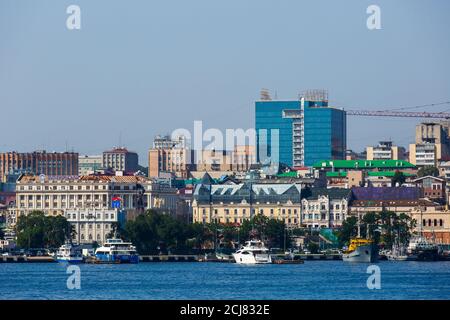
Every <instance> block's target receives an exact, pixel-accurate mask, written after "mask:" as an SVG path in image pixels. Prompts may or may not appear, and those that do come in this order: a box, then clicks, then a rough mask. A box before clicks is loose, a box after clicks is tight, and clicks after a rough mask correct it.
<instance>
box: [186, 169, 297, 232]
mask: <svg viewBox="0 0 450 320" xmlns="http://www.w3.org/2000/svg"><path fill="white" fill-rule="evenodd" d="M205 176H208V177H209V175H205ZM209 178H210V177H209ZM301 190H302V188H301V185H300V184H295V183H294V184H271V183H262V182H244V183H240V184H230V185H221V184H214V182H213V181H212V180H211V179H205V177H204V178H203V179H202V183H201V184H198V185H197V186H196V188H195V191H194V200H193V203H192V208H193V221H194V222H199V223H211V222H218V223H233V224H241V223H242V222H243V221H244V220H246V219H250V218H252V217H253V216H254V215H256V214H262V215H264V216H266V217H268V218H274V219H280V220H283V221H284V222H285V223H286V224H287V225H288V226H290V227H298V226H300V219H301V217H300V207H301Z"/></svg>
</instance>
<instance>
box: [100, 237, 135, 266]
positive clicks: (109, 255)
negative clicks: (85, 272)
mask: <svg viewBox="0 0 450 320" xmlns="http://www.w3.org/2000/svg"><path fill="white" fill-rule="evenodd" d="M95 257H96V259H97V261H98V262H100V263H139V255H138V254H137V252H136V247H135V246H133V244H132V243H131V242H124V241H123V240H122V239H107V240H106V242H105V243H104V244H103V246H101V247H99V248H97V249H96V250H95Z"/></svg>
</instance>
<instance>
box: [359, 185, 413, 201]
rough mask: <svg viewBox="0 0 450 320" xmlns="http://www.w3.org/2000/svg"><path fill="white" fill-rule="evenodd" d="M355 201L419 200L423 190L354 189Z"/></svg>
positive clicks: (401, 188)
mask: <svg viewBox="0 0 450 320" xmlns="http://www.w3.org/2000/svg"><path fill="white" fill-rule="evenodd" d="M352 194H353V199H354V200H374V201H377V200H380V201H387V200H418V199H419V198H420V197H421V188H417V187H353V188H352Z"/></svg>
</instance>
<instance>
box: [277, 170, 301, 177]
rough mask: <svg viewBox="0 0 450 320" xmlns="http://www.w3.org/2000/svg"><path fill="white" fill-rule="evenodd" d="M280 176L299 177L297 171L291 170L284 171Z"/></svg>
mask: <svg viewBox="0 0 450 320" xmlns="http://www.w3.org/2000/svg"><path fill="white" fill-rule="evenodd" d="M277 177H279V178H297V172H296V171H290V172H283V173H280V174H278V175H277Z"/></svg>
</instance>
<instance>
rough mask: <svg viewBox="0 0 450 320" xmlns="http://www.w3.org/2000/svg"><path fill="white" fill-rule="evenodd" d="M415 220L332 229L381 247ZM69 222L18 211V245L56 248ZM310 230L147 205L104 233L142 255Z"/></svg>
mask: <svg viewBox="0 0 450 320" xmlns="http://www.w3.org/2000/svg"><path fill="white" fill-rule="evenodd" d="M415 223H416V222H415V220H412V219H411V218H410V217H409V216H408V215H407V214H405V213H400V214H397V213H395V212H391V211H385V210H383V211H382V212H379V213H376V212H369V213H366V214H365V215H364V216H362V217H361V222H360V223H358V219H357V217H354V216H352V217H348V218H347V219H346V220H345V221H344V222H343V224H342V226H341V227H340V228H338V229H336V230H335V231H334V232H335V234H336V235H337V237H338V240H339V245H340V246H344V245H346V244H348V242H349V241H350V239H351V238H354V237H356V236H357V234H358V224H359V225H360V235H361V237H364V238H366V237H367V238H371V239H374V240H375V242H376V243H379V244H380V245H382V246H386V247H390V246H392V244H393V243H395V242H399V243H407V241H408V240H409V237H410V234H411V232H412V230H413V228H414V227H415ZM75 234H76V233H75V231H74V228H73V226H71V224H70V222H68V221H67V219H66V218H65V217H63V216H45V214H44V213H43V212H40V211H34V212H32V213H30V214H29V215H27V216H20V217H19V218H18V221H17V225H16V235H17V245H18V247H20V248H58V247H59V246H61V245H62V244H64V243H65V241H67V240H70V239H72V238H73V237H74V236H75ZM311 235H314V233H311V232H310V230H307V229H301V228H299V229H293V230H292V229H288V228H287V226H286V225H285V223H284V222H283V221H281V220H277V219H270V218H268V217H266V216H264V215H261V214H257V215H255V216H254V217H252V218H251V219H249V220H244V222H243V223H242V224H240V225H235V224H220V223H206V224H202V223H187V222H185V221H184V220H180V219H177V218H176V217H174V216H172V215H169V214H164V213H160V212H157V211H154V210H148V211H146V212H145V213H144V214H142V215H139V216H137V217H136V219H134V220H132V221H127V222H126V223H125V225H124V226H123V227H121V226H120V225H119V224H118V223H114V224H113V225H112V231H111V232H110V234H108V235H107V237H108V238H111V237H119V238H122V239H124V240H128V241H131V242H132V243H133V244H134V245H136V247H137V250H138V252H139V253H141V254H158V253H168V252H170V253H187V252H192V253H194V252H196V253H200V252H205V251H213V250H229V251H232V250H235V249H237V248H238V247H239V245H240V244H242V243H244V242H245V241H247V240H249V239H252V238H257V239H261V240H262V241H264V242H265V244H266V245H267V246H268V247H269V248H280V249H287V248H290V247H291V245H292V240H293V237H296V236H304V237H306V238H308V236H311Z"/></svg>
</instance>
